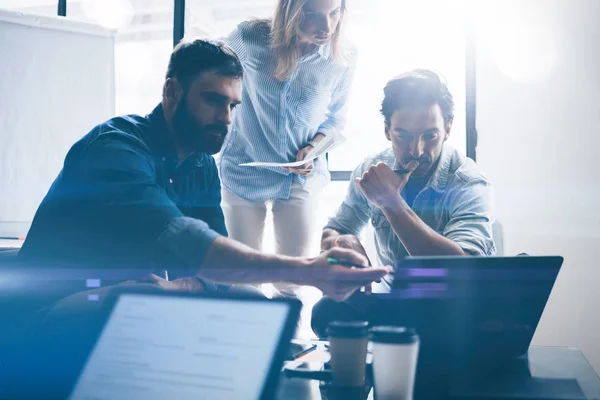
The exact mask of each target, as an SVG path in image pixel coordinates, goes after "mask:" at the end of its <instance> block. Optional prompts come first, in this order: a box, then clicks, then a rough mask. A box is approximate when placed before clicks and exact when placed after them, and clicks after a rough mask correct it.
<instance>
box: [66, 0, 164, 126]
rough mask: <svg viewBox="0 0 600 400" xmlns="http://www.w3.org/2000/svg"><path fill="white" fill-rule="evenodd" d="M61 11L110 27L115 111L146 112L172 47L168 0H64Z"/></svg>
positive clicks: (153, 101) (157, 96)
mask: <svg viewBox="0 0 600 400" xmlns="http://www.w3.org/2000/svg"><path fill="white" fill-rule="evenodd" d="M67 16H68V18H72V19H82V20H87V21H92V22H96V23H98V24H100V25H103V26H106V27H109V28H112V29H115V30H116V37H115V108H116V113H117V115H122V114H132V113H135V114H142V115H145V114H148V113H149V112H150V111H152V109H153V108H154V107H155V106H156V105H157V104H158V103H159V102H160V100H161V94H162V86H163V84H164V81H165V73H166V71H167V65H168V63H169V56H170V54H171V51H172V50H173V1H172V0H80V1H76V0H69V2H68V6H67Z"/></svg>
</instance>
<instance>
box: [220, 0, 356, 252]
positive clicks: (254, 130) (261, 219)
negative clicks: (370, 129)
mask: <svg viewBox="0 0 600 400" xmlns="http://www.w3.org/2000/svg"><path fill="white" fill-rule="evenodd" d="M345 15H346V0H279V1H278V4H277V8H276V10H275V14H274V17H273V19H272V20H270V19H269V20H252V21H246V22H242V23H241V24H240V25H238V26H237V28H236V29H235V30H234V31H233V32H232V33H231V35H230V36H229V38H228V39H227V42H228V43H229V45H230V46H231V47H232V48H233V49H234V50H235V52H236V53H237V54H238V56H239V58H240V60H241V61H242V65H243V67H244V90H243V97H242V104H241V105H240V106H239V107H238V108H237V109H236V114H235V116H234V121H233V124H232V127H231V132H230V134H229V135H228V139H227V141H226V143H225V145H224V149H223V152H222V155H221V161H220V172H221V180H222V184H223V211H224V213H225V221H226V225H227V229H228V231H229V234H230V237H232V238H233V239H235V240H238V241H241V242H243V243H245V244H247V245H249V246H251V247H253V248H255V249H260V248H261V247H262V237H263V230H264V226H265V217H266V212H267V207H266V203H267V202H269V201H271V202H273V222H274V225H275V240H276V251H277V253H278V254H285V255H290V256H301V255H307V252H309V250H310V245H311V244H312V240H313V238H314V234H315V231H316V228H317V227H316V226H315V223H316V222H317V221H316V207H317V202H318V197H319V194H320V192H321V190H322V189H323V187H325V185H326V184H327V183H328V182H329V179H330V175H329V171H328V170H327V165H326V162H325V159H324V157H321V158H320V159H317V160H315V162H314V163H313V162H312V161H309V162H307V163H306V164H304V165H303V166H302V167H298V168H285V169H284V168H280V167H268V168H256V167H240V166H239V164H242V163H247V162H252V161H269V162H291V161H300V160H303V159H304V157H305V156H306V154H307V153H308V152H309V151H310V150H311V149H313V148H314V146H315V145H316V143H318V142H319V141H321V140H323V139H324V138H325V137H326V136H330V137H335V136H336V135H339V133H340V131H341V129H342V128H343V126H344V122H345V113H346V105H347V100H348V94H349V89H350V85H351V83H352V78H353V74H354V67H355V63H356V52H355V50H354V48H353V47H351V46H350V45H349V44H348V43H347V42H346V41H345V40H344V39H343V37H342V32H341V31H342V27H343V24H344V19H345ZM216 100H218V99H216Z"/></svg>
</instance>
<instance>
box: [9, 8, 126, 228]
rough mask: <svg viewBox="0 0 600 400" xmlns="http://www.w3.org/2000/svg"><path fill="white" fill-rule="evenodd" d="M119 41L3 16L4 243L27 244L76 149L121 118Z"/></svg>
mask: <svg viewBox="0 0 600 400" xmlns="http://www.w3.org/2000/svg"><path fill="white" fill-rule="evenodd" d="M114 71H115V68H114V33H113V32H112V31H111V30H108V29H105V28H102V27H100V26H98V25H94V24H90V23H86V22H80V21H72V20H68V19H66V18H63V17H46V16H36V15H30V14H24V13H22V12H15V11H7V10H0V93H1V94H2V96H1V97H0V237H2V236H17V237H22V236H25V234H26V233H27V231H28V230H29V226H30V224H31V221H32V219H33V216H34V214H35V211H36V210H37V207H38V205H39V203H40V202H41V201H42V199H43V198H44V196H45V194H46V192H47V191H48V189H49V187H50V185H51V184H52V182H53V181H54V179H55V178H56V176H57V174H58V173H59V172H60V170H61V168H62V164H63V161H64V157H65V155H66V153H67V151H68V150H69V148H70V147H71V145H73V143H75V142H76V141H77V140H78V139H79V138H81V137H82V136H84V135H85V134H86V133H87V132H88V131H89V130H90V129H91V128H93V127H94V126H95V125H97V124H98V123H100V122H103V121H104V120H106V119H108V118H110V117H112V116H113V115H114V111H115V105H114V104H115V89H114V86H115V85H114V80H115V77H114V75H115V72H114Z"/></svg>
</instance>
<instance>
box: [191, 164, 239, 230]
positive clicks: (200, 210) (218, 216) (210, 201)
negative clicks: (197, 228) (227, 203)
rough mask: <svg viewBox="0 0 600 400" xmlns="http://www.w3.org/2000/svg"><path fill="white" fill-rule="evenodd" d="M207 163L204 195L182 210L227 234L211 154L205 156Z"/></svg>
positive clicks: (219, 189) (216, 172) (218, 181)
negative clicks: (195, 203) (191, 205)
mask: <svg viewBox="0 0 600 400" xmlns="http://www.w3.org/2000/svg"><path fill="white" fill-rule="evenodd" d="M204 162H205V163H206V164H208V165H207V166H206V167H203V168H206V169H207V170H206V177H205V179H206V181H207V182H208V184H207V188H206V192H205V193H204V195H203V196H204V197H206V199H205V200H206V201H203V200H204V199H202V198H196V201H197V205H196V206H195V207H190V208H183V209H182V211H183V212H184V213H185V214H186V215H187V216H189V217H192V218H195V219H199V220H202V221H204V222H206V223H207V224H208V226H209V227H210V229H212V230H213V231H215V232H217V233H218V234H220V235H222V236H228V233H227V228H226V226H225V215H224V214H223V208H222V207H221V180H220V179H219V171H218V169H217V164H216V163H215V160H214V158H213V157H212V156H206V158H205V161H204Z"/></svg>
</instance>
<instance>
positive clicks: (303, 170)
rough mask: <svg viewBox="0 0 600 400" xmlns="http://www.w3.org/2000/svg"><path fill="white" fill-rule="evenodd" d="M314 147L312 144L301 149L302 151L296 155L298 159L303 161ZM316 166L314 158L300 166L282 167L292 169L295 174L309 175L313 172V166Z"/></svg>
mask: <svg viewBox="0 0 600 400" xmlns="http://www.w3.org/2000/svg"><path fill="white" fill-rule="evenodd" d="M312 149H313V147H312V146H306V147H303V148H301V149H300V151H299V152H298V154H297V155H296V161H302V160H304V159H305V158H306V155H307V154H308V153H310V151H311V150H312ZM314 166H315V163H314V161H313V160H310V161H308V162H307V163H306V164H304V165H301V166H299V167H282V168H283V169H285V170H287V171H290V172H291V173H293V174H298V175H304V176H306V175H308V174H310V173H311V172H312V170H313V168H314Z"/></svg>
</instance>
